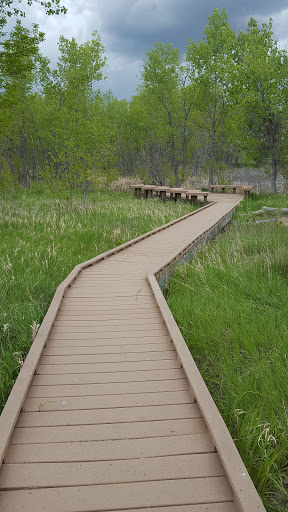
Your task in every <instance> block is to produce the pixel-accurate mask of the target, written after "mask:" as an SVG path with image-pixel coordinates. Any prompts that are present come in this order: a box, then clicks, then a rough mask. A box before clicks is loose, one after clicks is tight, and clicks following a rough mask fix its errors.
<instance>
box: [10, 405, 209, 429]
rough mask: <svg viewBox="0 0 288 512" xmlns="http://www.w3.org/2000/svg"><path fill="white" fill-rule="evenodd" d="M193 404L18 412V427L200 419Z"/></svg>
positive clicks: (198, 411) (198, 410)
mask: <svg viewBox="0 0 288 512" xmlns="http://www.w3.org/2000/svg"><path fill="white" fill-rule="evenodd" d="M201 417H202V414H201V412H200V409H199V407H198V405H196V404H180V405H161V406H159V405H158V406H147V407H128V408H124V407H123V408H118V409H117V408H115V409H97V410H91V411H90V410H88V411H87V410H86V411H85V410H84V411H51V412H45V409H44V410H43V409H42V410H41V412H21V414H20V416H19V419H18V423H17V426H18V427H49V426H53V425H54V426H58V425H59V426H61V425H97V424H98V425H99V424H101V423H130V422H137V421H154V420H167V419H169V420H173V419H178V418H179V419H180V418H182V419H189V418H201Z"/></svg>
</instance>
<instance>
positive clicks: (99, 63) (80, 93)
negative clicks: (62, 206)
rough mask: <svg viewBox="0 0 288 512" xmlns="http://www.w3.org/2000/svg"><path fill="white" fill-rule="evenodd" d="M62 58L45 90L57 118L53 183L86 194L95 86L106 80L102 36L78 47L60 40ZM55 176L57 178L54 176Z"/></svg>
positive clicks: (95, 128) (66, 40)
mask: <svg viewBox="0 0 288 512" xmlns="http://www.w3.org/2000/svg"><path fill="white" fill-rule="evenodd" d="M59 51H60V57H59V60H58V64H57V69H56V70H54V71H53V72H52V81H51V82H50V84H48V85H47V87H46V89H45V93H46V97H47V99H48V101H49V102H50V105H51V107H52V108H51V109H50V115H51V116H52V118H53V121H52V119H51V122H53V124H52V125H51V126H53V128H52V130H53V137H52V138H53V150H52V153H51V154H50V160H51V158H52V156H53V161H54V171H52V169H51V168H50V170H49V181H50V182H51V181H54V180H55V179H56V180H58V181H59V180H60V182H61V183H62V184H63V185H64V186H65V187H68V188H69V190H70V197H71V201H72V191H73V189H74V188H75V187H76V186H79V185H80V184H81V186H83V189H84V195H85V193H86V187H87V180H88V174H89V172H90V171H91V166H92V149H91V148H93V143H94V142H95V137H94V135H95V132H96V131H97V129H99V125H98V126H96V125H95V116H94V117H93V113H94V107H95V103H93V102H95V98H96V97H97V95H98V92H96V93H95V92H93V86H94V84H95V82H97V81H100V80H101V79H102V78H103V73H102V68H103V66H104V64H105V57H104V56H103V53H104V47H103V45H102V44H101V41H100V36H99V35H98V34H97V32H96V31H95V32H93V34H92V40H91V41H88V42H86V43H83V44H80V45H79V44H78V43H77V42H76V41H75V39H74V38H72V39H71V40H69V39H66V38H65V37H63V36H61V37H60V39H59ZM52 172H53V174H52Z"/></svg>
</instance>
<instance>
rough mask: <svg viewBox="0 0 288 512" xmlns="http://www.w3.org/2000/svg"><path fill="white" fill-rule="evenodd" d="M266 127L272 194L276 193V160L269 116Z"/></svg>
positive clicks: (271, 122) (271, 123)
mask: <svg viewBox="0 0 288 512" xmlns="http://www.w3.org/2000/svg"><path fill="white" fill-rule="evenodd" d="M268 129H269V148H270V152H271V160H272V166H271V173H270V179H271V191H272V194H277V186H276V181H277V160H276V154H275V140H274V130H273V120H272V119H271V118H270V119H269V121H268Z"/></svg>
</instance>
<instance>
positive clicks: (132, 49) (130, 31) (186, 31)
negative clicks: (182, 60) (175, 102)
mask: <svg viewBox="0 0 288 512" xmlns="http://www.w3.org/2000/svg"><path fill="white" fill-rule="evenodd" d="M98 5H99V7H100V6H101V11H102V20H103V25H104V26H105V33H106V34H109V47H110V48H117V51H118V52H123V53H125V54H126V55H131V56H134V57H136V56H137V57H143V56H144V54H145V53H146V52H147V51H148V50H149V49H151V48H152V47H153V46H154V44H155V43H156V42H157V41H162V42H172V43H173V44H174V46H176V47H178V48H180V49H181V51H182V52H183V51H185V47H186V45H187V41H188V39H189V37H192V39H193V40H198V39H200V37H201V33H202V32H203V30H204V29H205V26H206V25H207V21H208V16H209V15H210V14H211V12H212V11H213V9H216V8H219V9H221V8H222V7H223V4H222V3H219V1H215V0H208V1H203V0H202V1H201V0H196V1H193V0H177V1H174V0H122V1H119V0H118V1H117V0H110V1H109V2H107V3H106V5H105V6H104V3H103V4H102V2H99V3H98ZM225 7H226V10H227V13H228V17H229V22H230V25H231V27H232V28H234V29H235V30H237V31H238V30H243V29H245V27H246V26H247V19H249V18H250V17H251V16H254V17H256V18H257V17H261V19H262V18H269V17H270V16H271V17H272V18H273V15H275V14H277V13H279V12H281V10H282V9H284V8H285V7H286V8H287V7H288V4H287V0H275V1H274V2H271V0H242V1H241V2H239V3H238V2H235V0H228V1H226V2H225Z"/></svg>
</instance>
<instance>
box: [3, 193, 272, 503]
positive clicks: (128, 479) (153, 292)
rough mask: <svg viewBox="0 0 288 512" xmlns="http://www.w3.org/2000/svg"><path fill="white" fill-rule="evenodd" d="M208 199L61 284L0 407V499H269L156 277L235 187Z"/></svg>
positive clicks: (216, 214) (209, 225)
mask: <svg viewBox="0 0 288 512" xmlns="http://www.w3.org/2000/svg"><path fill="white" fill-rule="evenodd" d="M214 197H215V201H214V202H213V203H211V204H209V205H208V206H206V207H204V208H202V209H200V210H198V211H197V212H193V213H191V214H188V215H186V216H185V217H182V218H181V219H180V220H177V221H173V222H172V223H170V224H168V225H166V226H164V227H162V228H159V229H156V230H154V231H153V232H151V233H148V234H146V235H143V236H141V237H139V238H138V239H136V240H135V241H133V242H128V243H127V244H124V246H120V248H116V249H114V250H112V251H109V252H108V253H106V254H104V255H101V256H98V257H96V258H94V259H93V260H91V261H89V262H86V263H84V264H82V265H78V266H77V267H75V269H74V270H73V271H72V273H71V274H70V275H69V276H68V277H67V279H66V280H65V281H64V282H63V283H62V285H60V286H59V288H58V290H57V292H56V294H55V297H54V299H53V301H52V303H51V306H50V308H49V310H48V312H47V315H46V317H45V319H44V321H43V323H42V326H41V328H40V330H39V332H38V335H37V337H36V338H35V341H34V343H33V345H32V348H31V350H30V352H29V354H28V357H27V359H26V361H25V363H24V366H23V368H22V370H21V372H20V374H19V377H18V379H17V381H16V384H15V386H14V388H13V390H12V392H11V394H10V397H9V399H8V401H7V404H6V406H5V408H4V411H3V414H2V417H1V429H0V431H1V438H0V456H1V459H0V460H2V466H1V470H0V488H1V491H0V508H1V510H3V511H5V512H10V511H11V512H18V511H20V510H21V511H29V512H30V511H31V510H35V504H37V505H36V506H37V511H40V510H46V511H53V512H56V511H64V510H65V511H70V512H72V511H74V512H76V511H78V512H80V511H81V512H84V511H86V512H88V511H91V510H93V511H96V510H98V511H104V510H105V511H113V510H114V511H115V510H130V511H131V510H135V509H137V510H141V509H147V508H149V510H151V511H154V512H159V511H160V510H161V511H162V512H168V511H169V512H176V511H177V512H188V511H189V512H193V511H195V512H196V511H197V512H202V511H204V510H205V511H207V512H236V511H237V512H244V511H245V512H255V511H262V512H263V511H264V507H263V505H262V503H261V500H260V498H259V496H258V494H257V492H256V490H255V488H254V486H253V484H252V481H251V480H250V477H249V475H248V474H247V471H246V468H245V466H244V464H243V462H242V461H241V458H240V456H239V454H238V452H237V450H236V447H235V445H234V443H233V440H232V438H231V436H230V434H229V433H228V430H227V428H226V426H225V424H224V422H223V420H222V418H221V416H220V414H219V412H218V410H217V408H216V406H215V404H214V402H213V400H212V398H211V396H210V394H209V392H208V390H207V388H206V386H205V384H204V381H203V380H202V378H201V376H200V373H199V371H198V369H197V367H196V365H195V363H194V361H193V359H192V357H191V355H190V353H189V350H188V348H187V347H186V345H185V342H184V340H183V338H182V336H181V334H180V331H179V329H178V327H177V325H176V323H175V321H174V319H173V317H172V315H171V312H170V311H169V308H168V306H167V304H166V302H165V299H164V297H163V295H162V293H161V290H160V287H159V286H158V283H157V281H156V278H155V275H157V276H158V275H159V273H160V271H161V269H165V268H167V265H168V264H169V262H172V263H173V261H176V260H177V259H179V257H180V256H181V255H183V254H184V253H185V250H186V249H187V247H190V246H191V245H192V244H193V243H195V242H197V240H199V239H201V237H202V236H203V234H205V233H208V232H209V231H211V230H212V229H214V231H215V229H217V227H218V228H219V229H220V228H221V226H222V225H223V223H225V222H226V221H228V220H229V218H230V216H231V212H232V211H233V209H234V208H235V207H236V206H237V204H238V203H239V201H240V200H241V198H242V196H240V195H236V194H233V195H225V194H222V195H215V196H213V199H214ZM119 249H120V250H119ZM51 327H52V328H51ZM166 507H167V508H166Z"/></svg>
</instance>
